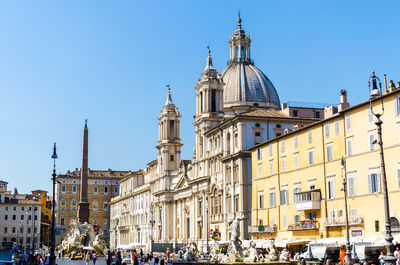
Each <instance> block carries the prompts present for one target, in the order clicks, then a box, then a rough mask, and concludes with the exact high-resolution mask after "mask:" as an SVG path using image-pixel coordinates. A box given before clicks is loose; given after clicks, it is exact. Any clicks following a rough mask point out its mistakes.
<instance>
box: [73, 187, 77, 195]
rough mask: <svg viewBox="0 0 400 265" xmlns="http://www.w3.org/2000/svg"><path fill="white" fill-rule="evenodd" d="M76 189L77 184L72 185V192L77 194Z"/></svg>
mask: <svg viewBox="0 0 400 265" xmlns="http://www.w3.org/2000/svg"><path fill="white" fill-rule="evenodd" d="M76 190H77V189H76V185H74V186H72V193H73V194H76Z"/></svg>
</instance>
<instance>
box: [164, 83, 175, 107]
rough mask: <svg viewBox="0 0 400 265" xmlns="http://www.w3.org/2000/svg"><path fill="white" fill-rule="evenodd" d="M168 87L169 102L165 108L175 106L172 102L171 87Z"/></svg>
mask: <svg viewBox="0 0 400 265" xmlns="http://www.w3.org/2000/svg"><path fill="white" fill-rule="evenodd" d="M166 87H167V88H168V93H167V101H166V102H165V106H166V105H174V103H173V102H172V97H171V87H170V86H169V84H168V85H166Z"/></svg>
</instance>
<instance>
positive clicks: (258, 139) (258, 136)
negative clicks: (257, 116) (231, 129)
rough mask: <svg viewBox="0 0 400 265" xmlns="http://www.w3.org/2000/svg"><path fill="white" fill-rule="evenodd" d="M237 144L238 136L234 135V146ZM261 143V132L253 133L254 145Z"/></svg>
mask: <svg viewBox="0 0 400 265" xmlns="http://www.w3.org/2000/svg"><path fill="white" fill-rule="evenodd" d="M237 142H238V136H237V134H235V146H236V147H237ZM261 142H262V138H261V132H255V133H254V144H259V143H261Z"/></svg>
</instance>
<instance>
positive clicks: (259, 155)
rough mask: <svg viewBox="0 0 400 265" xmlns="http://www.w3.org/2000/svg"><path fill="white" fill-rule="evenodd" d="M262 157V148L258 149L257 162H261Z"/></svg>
mask: <svg viewBox="0 0 400 265" xmlns="http://www.w3.org/2000/svg"><path fill="white" fill-rule="evenodd" d="M261 158H262V156H261V147H258V148H257V160H261Z"/></svg>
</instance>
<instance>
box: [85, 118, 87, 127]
mask: <svg viewBox="0 0 400 265" xmlns="http://www.w3.org/2000/svg"><path fill="white" fill-rule="evenodd" d="M85 128H87V119H85Z"/></svg>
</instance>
